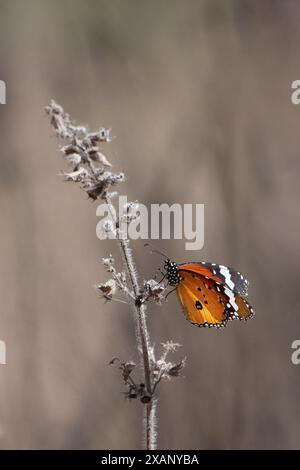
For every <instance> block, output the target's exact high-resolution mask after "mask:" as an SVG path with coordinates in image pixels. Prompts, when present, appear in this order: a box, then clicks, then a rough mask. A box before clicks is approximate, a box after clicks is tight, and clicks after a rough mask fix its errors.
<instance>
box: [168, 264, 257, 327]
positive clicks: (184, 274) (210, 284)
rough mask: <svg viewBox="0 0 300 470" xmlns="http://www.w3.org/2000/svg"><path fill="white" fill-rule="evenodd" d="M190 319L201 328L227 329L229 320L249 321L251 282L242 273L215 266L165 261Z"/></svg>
mask: <svg viewBox="0 0 300 470" xmlns="http://www.w3.org/2000/svg"><path fill="white" fill-rule="evenodd" d="M165 270H166V278H167V280H168V284H169V285H170V286H174V288H175V289H176V293H177V296H178V299H179V302H180V303H181V305H182V307H183V310H184V313H185V315H186V318H187V320H189V321H190V322H191V323H193V324H194V325H197V326H199V327H208V328H212V327H214V328H223V327H225V326H226V325H227V323H228V321H229V320H236V319H237V320H248V319H249V318H251V317H252V316H253V315H254V310H253V308H252V307H251V305H249V303H248V302H247V300H246V297H247V295H248V285H249V283H248V281H247V279H246V278H245V277H244V276H243V275H242V274H241V273H240V272H238V271H235V270H234V269H231V268H228V267H227V266H223V265H218V264H211V263H205V262H202V263H183V264H177V263H175V262H174V261H171V260H169V259H167V260H166V262H165Z"/></svg>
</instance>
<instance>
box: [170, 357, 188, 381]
mask: <svg viewBox="0 0 300 470" xmlns="http://www.w3.org/2000/svg"><path fill="white" fill-rule="evenodd" d="M185 364H186V359H182V361H180V362H178V363H177V364H174V365H173V366H172V367H170V368H169V369H168V370H167V374H168V375H169V376H170V377H179V376H180V375H182V371H183V369H184V368H185Z"/></svg>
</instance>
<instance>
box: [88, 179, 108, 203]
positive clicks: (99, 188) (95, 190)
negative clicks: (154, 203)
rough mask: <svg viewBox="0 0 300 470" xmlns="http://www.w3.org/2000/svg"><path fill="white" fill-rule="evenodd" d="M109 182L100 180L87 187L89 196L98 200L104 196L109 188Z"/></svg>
mask: <svg viewBox="0 0 300 470" xmlns="http://www.w3.org/2000/svg"><path fill="white" fill-rule="evenodd" d="M107 186H108V184H107V183H106V182H105V181H99V183H95V184H93V185H92V186H90V187H89V188H88V189H87V191H86V192H87V193H88V196H89V197H90V198H91V199H93V200H94V201H96V199H98V197H100V196H102V195H103V194H104V192H105V190H106V188H107Z"/></svg>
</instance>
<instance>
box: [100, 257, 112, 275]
mask: <svg viewBox="0 0 300 470" xmlns="http://www.w3.org/2000/svg"><path fill="white" fill-rule="evenodd" d="M102 263H103V266H104V267H105V269H106V270H107V271H108V272H109V273H111V272H114V271H115V268H114V264H115V260H114V258H113V257H112V255H109V257H108V258H102Z"/></svg>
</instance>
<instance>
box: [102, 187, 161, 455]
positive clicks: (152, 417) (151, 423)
mask: <svg viewBox="0 0 300 470" xmlns="http://www.w3.org/2000/svg"><path fill="white" fill-rule="evenodd" d="M105 202H106V204H107V206H108V210H109V212H110V216H111V219H112V221H113V222H114V225H115V227H116V231H117V236H118V239H119V246H120V249H121V253H122V255H123V259H124V263H125V265H126V268H127V272H128V274H129V278H130V283H131V287H132V290H133V293H134V299H133V302H132V304H133V307H134V313H135V321H136V335H137V342H138V345H139V346H140V347H138V352H139V354H140V362H141V364H142V368H143V372H144V378H145V385H146V389H147V392H148V395H149V397H151V401H150V402H149V403H147V404H146V420H145V432H144V434H145V441H146V449H147V450H155V449H156V445H157V435H156V431H155V422H156V400H155V399H154V397H153V396H152V395H153V393H152V392H153V389H152V388H153V387H152V379H151V365H150V353H149V349H150V340H149V332H148V328H147V322H146V306H145V304H139V302H138V299H139V296H140V287H139V282H138V276H137V270H136V266H135V263H134V260H133V256H132V250H131V248H130V247H129V240H128V239H127V238H123V233H122V232H121V230H120V228H119V227H118V220H117V217H116V212H115V208H114V206H113V204H112V202H111V200H110V198H109V197H108V196H106V197H105Z"/></svg>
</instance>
